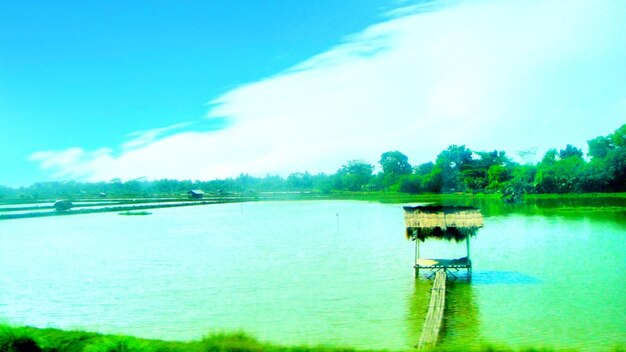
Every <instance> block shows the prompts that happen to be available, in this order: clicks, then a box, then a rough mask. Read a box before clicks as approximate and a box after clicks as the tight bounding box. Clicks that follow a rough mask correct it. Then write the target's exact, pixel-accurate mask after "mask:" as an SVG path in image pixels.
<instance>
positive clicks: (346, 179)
mask: <svg viewBox="0 0 626 352" xmlns="http://www.w3.org/2000/svg"><path fill="white" fill-rule="evenodd" d="M373 172H374V165H372V164H369V163H367V162H365V161H363V160H352V161H349V162H348V163H347V164H345V165H342V166H341V168H340V169H339V170H337V175H336V177H337V183H338V184H337V186H338V188H340V189H345V190H348V191H360V190H363V188H364V187H365V185H367V184H368V183H369V181H370V180H371V178H372V173H373Z"/></svg>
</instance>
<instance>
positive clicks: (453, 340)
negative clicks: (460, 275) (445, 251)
mask: <svg viewBox="0 0 626 352" xmlns="http://www.w3.org/2000/svg"><path fill="white" fill-rule="evenodd" d="M432 284H433V282H432V280H427V279H422V278H420V279H416V280H415V285H414V287H413V290H412V291H411V294H410V295H409V296H408V304H407V305H408V310H407V315H406V321H407V326H408V332H409V334H408V339H409V344H410V345H412V346H415V345H417V343H418V341H419V339H420V336H421V333H422V328H423V326H424V320H425V319H426V314H427V312H428V305H429V303H430V295H431V288H432ZM439 339H440V345H441V346H442V347H443V348H449V347H450V348H454V347H479V346H480V345H481V343H482V342H483V341H482V339H481V338H480V321H479V314H478V306H477V304H476V299H475V295H474V292H473V291H472V284H471V283H468V282H464V281H448V283H447V284H446V307H445V313H444V321H443V329H442V330H441V332H440V335H439Z"/></svg>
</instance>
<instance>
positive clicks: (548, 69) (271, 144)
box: [0, 0, 626, 186]
mask: <svg viewBox="0 0 626 352" xmlns="http://www.w3.org/2000/svg"><path fill="white" fill-rule="evenodd" d="M624 33H626V5H625V3H624V2H622V1H619V0H615V1H609V0H607V1H602V2H597V1H583V0H580V1H577V0H574V1H565V0H562V1H560V0H559V1H557V0H546V1H538V0H537V1H532V0H528V1H495V0H494V1H488V0H474V1H472V0H468V1H463V2H457V1H429V2H421V1H417V2H414V1H399V0H353V1H330V0H329V1H287V0H272V1H252V0H246V1H230V0H229V1H226V0H224V1H197V2H194V1H185V2H173V1H171V2H166V1H145V2H142V1H136V2H130V3H129V2H115V1H107V2H105V1H101V2H98V1H94V2H78V1H76V2H65V1H58V2H28V1H24V2H12V3H8V2H7V3H4V4H3V11H2V12H0V151H1V153H0V164H1V165H3V167H2V169H3V172H2V174H1V175H0V184H5V185H13V186H15V185H27V184H30V183H32V182H35V181H42V180H69V179H77V180H93V181H95V180H110V179H112V178H116V177H120V178H122V179H133V178H138V177H147V178H150V179H158V178H181V179H213V178H218V177H227V176H236V175H238V174H239V173H241V172H247V173H250V174H253V175H259V176H263V175H265V174H267V173H271V174H275V173H278V174H281V175H286V174H288V173H290V172H295V171H304V170H308V171H310V172H314V173H316V172H334V171H335V170H336V169H337V168H338V167H339V166H340V165H341V164H342V163H344V162H346V161H347V160H350V159H357V158H358V159H365V160H367V161H370V162H372V163H375V162H376V161H377V160H378V158H379V156H380V154H381V153H382V152H385V151H388V150H400V151H402V152H404V153H405V154H407V155H408V156H409V158H410V161H411V162H412V163H414V164H417V163H422V162H426V161H429V160H432V159H433V158H434V157H435V156H436V154H437V153H438V152H439V151H440V150H442V149H444V148H445V147H446V146H448V145H450V144H467V145H468V147H470V148H472V149H475V150H483V149H494V148H498V149H504V150H506V151H507V152H508V153H509V154H510V155H514V154H515V152H516V151H519V150H522V149H527V148H534V149H535V150H537V153H538V154H539V155H540V154H542V153H543V152H544V151H545V149H547V148H549V147H563V146H564V145H565V144H567V143H574V144H575V145H577V146H579V147H585V142H586V140H587V139H590V138H593V137H595V136H597V135H605V134H608V133H610V132H612V131H613V130H615V129H616V128H617V127H619V126H620V125H621V124H622V123H624V122H625V121H626V118H625V116H626V83H625V82H626V65H624V62H626V40H624Z"/></svg>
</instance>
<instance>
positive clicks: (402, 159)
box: [379, 151, 412, 175]
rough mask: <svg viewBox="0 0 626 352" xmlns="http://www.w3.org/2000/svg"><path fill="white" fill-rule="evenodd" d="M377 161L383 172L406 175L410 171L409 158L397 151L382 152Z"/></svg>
mask: <svg viewBox="0 0 626 352" xmlns="http://www.w3.org/2000/svg"><path fill="white" fill-rule="evenodd" d="M379 163H380V166H381V167H382V169H383V173H384V174H394V175H408V174H410V173H411V171H412V169H411V164H409V158H408V157H407V156H406V155H404V154H402V153H400V152H399V151H393V152H385V153H383V154H382V155H381V156H380V161H379Z"/></svg>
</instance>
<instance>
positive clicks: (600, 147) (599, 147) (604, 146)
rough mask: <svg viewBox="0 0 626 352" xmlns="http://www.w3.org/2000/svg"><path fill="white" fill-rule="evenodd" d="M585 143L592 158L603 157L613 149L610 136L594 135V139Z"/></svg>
mask: <svg viewBox="0 0 626 352" xmlns="http://www.w3.org/2000/svg"><path fill="white" fill-rule="evenodd" d="M587 145H588V146H589V152H588V153H587V155H589V156H590V157H591V158H592V159H593V158H604V157H605V156H606V155H607V154H608V153H609V152H610V151H611V150H613V149H615V146H614V145H613V140H612V139H611V138H610V137H602V136H600V137H596V138H594V139H591V140H588V141H587Z"/></svg>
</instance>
